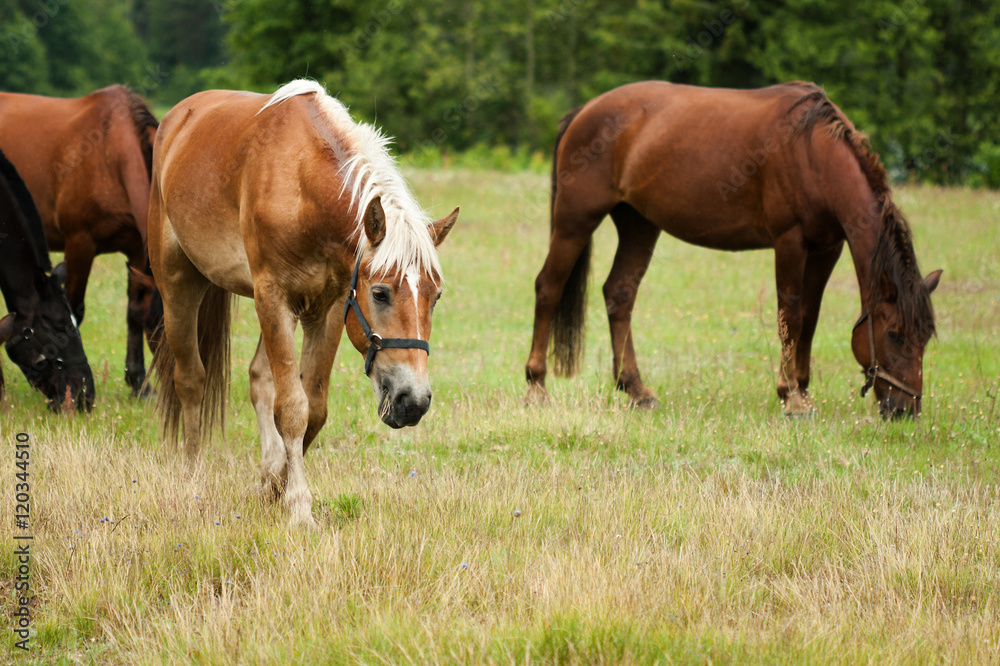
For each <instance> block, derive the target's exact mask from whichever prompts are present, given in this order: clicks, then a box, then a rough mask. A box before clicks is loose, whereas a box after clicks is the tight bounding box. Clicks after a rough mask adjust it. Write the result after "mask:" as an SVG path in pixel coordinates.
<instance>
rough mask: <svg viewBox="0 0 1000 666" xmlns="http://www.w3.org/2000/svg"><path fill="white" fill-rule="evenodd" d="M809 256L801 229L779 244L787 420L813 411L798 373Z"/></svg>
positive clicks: (781, 385)
mask: <svg viewBox="0 0 1000 666" xmlns="http://www.w3.org/2000/svg"><path fill="white" fill-rule="evenodd" d="M807 256H808V255H807V253H806V248H805V242H804V239H803V238H802V230H801V228H800V227H795V228H794V229H792V231H790V232H788V233H786V234H785V235H784V236H782V237H781V238H779V239H778V241H777V242H776V243H775V246H774V267H775V282H776V285H777V290H778V338H779V339H780V340H781V360H780V361H779V367H778V397H779V398H780V399H781V403H782V406H783V411H784V413H785V416H798V415H808V414H811V413H812V411H813V410H812V405H811V404H810V402H809V399H808V396H806V394H805V390H804V387H800V386H799V381H798V378H799V372H798V369H797V347H798V344H799V341H800V340H801V337H802V283H803V275H804V273H805V266H806V257H807Z"/></svg>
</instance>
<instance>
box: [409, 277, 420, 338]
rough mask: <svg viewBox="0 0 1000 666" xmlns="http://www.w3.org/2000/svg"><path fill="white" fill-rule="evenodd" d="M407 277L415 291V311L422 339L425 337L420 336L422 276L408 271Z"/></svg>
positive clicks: (418, 336) (411, 289)
mask: <svg viewBox="0 0 1000 666" xmlns="http://www.w3.org/2000/svg"><path fill="white" fill-rule="evenodd" d="M405 279H406V283H407V284H408V285H410V291H411V292H413V313H414V317H415V321H416V322H417V339H420V340H422V339H423V338H421V337H420V304H419V298H420V288H419V287H420V276H418V275H414V274H413V273H407V274H406V278H405Z"/></svg>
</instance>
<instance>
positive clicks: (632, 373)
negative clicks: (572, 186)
mask: <svg viewBox="0 0 1000 666" xmlns="http://www.w3.org/2000/svg"><path fill="white" fill-rule="evenodd" d="M611 219H612V220H614V223H615V227H616V228H617V229H618V250H617V251H616V252H615V259H614V263H613V264H612V266H611V272H610V273H609V274H608V279H607V281H606V282H605V283H604V302H605V305H606V306H607V311H608V324H609V325H610V327H611V350H612V353H613V356H614V377H615V382H616V384H617V387H618V389H620V390H622V391H625V392H626V393H627V394H628V395H629V396H630V397H631V398H632V404H633V405H635V406H637V407H643V408H650V409H652V408H655V407H657V406H658V405H659V402H658V401H657V399H656V396H655V395H654V394H653V392H652V391H651V390H649V388H647V387H646V386H645V385H644V384H643V383H642V379H641V377H640V375H639V367H638V364H637V362H636V357H635V347H634V346H633V344H632V308H633V307H634V306H635V299H636V295H637V294H638V292H639V283H640V282H642V278H643V276H644V275H645V274H646V269H648V268H649V262H650V260H651V259H652V258H653V250H654V249H655V248H656V241H657V240H658V239H659V236H660V230H659V229H658V228H657V227H656V226H655V225H653V223H651V222H650V221H649V220H647V219H646V218H644V217H643V216H642V215H640V214H639V213H638V211H636V210H635V209H634V208H632V207H631V206H629V205H627V204H619V205H618V206H616V207H615V209H614V210H612V211H611Z"/></svg>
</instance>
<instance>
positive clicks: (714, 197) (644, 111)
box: [557, 81, 832, 250]
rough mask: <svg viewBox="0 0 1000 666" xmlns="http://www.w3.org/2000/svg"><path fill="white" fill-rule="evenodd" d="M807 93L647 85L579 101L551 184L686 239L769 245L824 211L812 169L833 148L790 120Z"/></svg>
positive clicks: (796, 87)
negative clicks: (557, 180) (624, 207)
mask: <svg viewBox="0 0 1000 666" xmlns="http://www.w3.org/2000/svg"><path fill="white" fill-rule="evenodd" d="M817 94H818V95H822V91H821V90H820V89H819V88H818V87H816V86H814V85H812V84H807V83H798V82H795V83H789V84H782V85H776V86H771V87H769V88H762V89H758V90H733V89H723V88H702V87H695V86H686V85H678V84H671V83H665V82H652V81H650V82H641V83H635V84H630V85H626V86H622V87H620V88H616V89H615V90H612V91H610V92H608V93H605V94H604V95H601V96H599V97H596V98H594V99H593V100H591V101H590V102H589V103H588V104H586V105H585V106H584V107H583V108H582V109H581V110H580V112H579V114H578V115H577V116H576V117H575V118H574V119H573V121H572V123H571V125H570V127H569V128H568V129H567V131H566V133H565V135H564V137H563V141H562V144H561V145H560V148H559V151H558V155H557V160H558V163H559V168H560V169H561V170H563V171H564V172H565V174H564V177H563V178H562V179H561V180H562V181H564V182H565V181H567V180H568V181H570V182H571V183H574V185H575V187H577V191H580V190H586V191H588V192H591V193H593V192H600V196H601V197H606V198H607V200H608V203H606V204H604V205H608V204H610V205H611V206H613V205H616V204H618V203H622V202H624V203H627V204H629V205H631V206H632V207H633V208H635V209H636V210H637V211H638V212H639V213H641V214H642V215H643V216H644V217H646V218H647V219H649V220H650V221H651V222H653V223H654V224H656V225H657V226H659V227H660V228H661V229H663V230H664V231H667V232H668V233H671V234H673V235H675V236H677V237H678V238H681V239H683V240H686V241H688V242H692V243H695V244H699V245H704V246H707V247H713V248H718V249H733V250H738V249H753V248H763V247H770V246H771V245H772V241H773V239H774V238H776V237H778V236H780V235H782V234H783V233H784V232H785V231H787V230H788V229H789V228H790V227H791V226H793V225H795V224H798V223H800V222H801V221H802V219H803V217H808V216H815V215H823V214H824V213H823V212H822V211H821V210H820V209H821V208H822V205H819V202H820V200H821V199H822V197H823V196H824V194H823V193H822V192H821V191H819V181H818V179H817V178H816V177H815V176H816V168H815V167H816V164H817V163H822V162H823V161H826V160H827V158H828V156H827V155H826V154H825V152H827V151H829V149H830V148H831V146H832V144H831V142H830V141H828V140H826V139H825V138H824V137H825V134H824V135H823V136H819V137H817V138H816V139H815V140H813V139H812V137H810V138H809V139H807V140H802V139H803V132H802V131H801V130H802V129H803V128H802V123H801V121H800V120H799V118H800V116H799V115H797V114H796V113H794V110H795V108H796V104H797V103H801V102H802V100H804V99H809V98H810V96H815V95H817ZM823 99H825V96H824V97H823ZM810 106H811V105H810V104H803V105H802V108H803V111H804V112H805V111H807V110H808V108H810ZM818 151H824V152H823V154H819V153H818ZM572 194H573V193H572V192H568V193H567V197H568V196H571V195H572ZM590 196H593V194H591V195H590ZM609 209H610V208H609Z"/></svg>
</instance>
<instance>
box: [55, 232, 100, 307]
mask: <svg viewBox="0 0 1000 666" xmlns="http://www.w3.org/2000/svg"><path fill="white" fill-rule="evenodd" d="M96 252H97V247H96V246H95V245H94V242H93V240H92V239H91V238H90V236H89V235H86V234H76V235H74V236H71V237H70V238H67V239H66V245H65V249H64V254H63V256H64V257H65V259H66V284H65V285H64V288H65V291H66V300H67V301H68V302H69V307H70V310H71V311H72V312H73V316H74V317H75V318H76V325H77V326H79V325H80V324H82V323H83V316H84V314H86V306H85V305H84V298H85V297H86V295H87V281H88V280H89V279H90V270H91V268H92V267H93V265H94V255H95V254H96Z"/></svg>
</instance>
